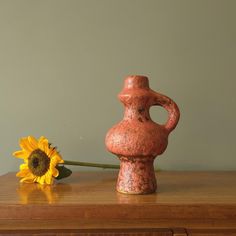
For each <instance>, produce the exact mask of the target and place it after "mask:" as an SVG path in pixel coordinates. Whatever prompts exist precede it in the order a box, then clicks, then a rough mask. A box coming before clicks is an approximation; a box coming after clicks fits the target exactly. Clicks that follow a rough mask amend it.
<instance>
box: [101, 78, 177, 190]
mask: <svg viewBox="0 0 236 236" xmlns="http://www.w3.org/2000/svg"><path fill="white" fill-rule="evenodd" d="M118 97H119V100H120V101H121V102H122V103H123V104H124V106H125V112H124V118H123V120H122V121H121V122H119V123H118V124H117V125H115V126H113V127H112V128H111V129H110V130H109V131H108V133H107V135H106V140H105V143H106V147H107V149H108V151H110V152H111V153H113V154H115V155H117V156H118V158H119V159H120V162H121V164H120V170H119V176H118V180H117V186H116V188H117V191H118V192H122V193H127V194H147V193H153V192H155V191H156V189H157V184H156V178H155V172H154V167H153V162H154V159H155V157H156V156H158V155H160V154H162V153H163V152H164V151H165V149H166V147H167V144H168V135H169V134H170V132H171V131H172V130H173V129H174V128H175V127H176V125H177V123H178V120H179V116H180V113H179V109H178V106H177V105H176V103H175V102H174V101H173V100H171V99H170V98H169V97H167V96H165V95H162V94H160V93H157V92H155V91H153V90H151V89H150V88H149V81H148V78H147V77H146V76H138V75H134V76H129V77H127V78H126V80H125V82H124V88H123V90H122V91H121V92H120V93H119V95H118ZM154 105H158V106H163V107H164V108H165V109H166V110H167V111H168V121H167V122H166V124H164V125H160V124H157V123H155V122H154V121H152V119H151V117H150V114H149V110H150V107H151V106H154Z"/></svg>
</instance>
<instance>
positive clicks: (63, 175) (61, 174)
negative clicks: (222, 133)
mask: <svg viewBox="0 0 236 236" xmlns="http://www.w3.org/2000/svg"><path fill="white" fill-rule="evenodd" d="M56 168H57V169H58V171H59V175H58V176H57V177H56V179H58V180H59V179H63V178H66V177H68V176H70V175H71V174H72V171H71V170H70V169H68V168H66V167H65V166H57V167H56Z"/></svg>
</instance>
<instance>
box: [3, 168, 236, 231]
mask: <svg viewBox="0 0 236 236" xmlns="http://www.w3.org/2000/svg"><path fill="white" fill-rule="evenodd" d="M116 178H117V172H113V171H101V172H74V173H73V174H72V176H70V177H68V178H66V179H64V180H60V181H58V182H56V183H55V184H54V185H53V186H48V185H45V186H41V185H38V184H20V183H19V179H18V178H17V177H15V173H8V174H6V175H3V176H1V177H0V188H1V191H0V229H2V228H4V229H8V227H10V226H11V227H12V226H13V225H14V227H32V228H34V227H36V225H37V226H38V222H40V224H41V225H42V226H41V227H43V225H44V224H47V227H51V228H54V227H56V226H55V225H57V227H58V224H59V223H58V222H59V221H60V220H63V222H67V224H66V223H64V224H63V225H62V224H61V225H60V227H64V228H65V227H84V228H86V227H87V228H95V227H97V226H98V225H99V227H104V228H106V227H130V226H131V227H152V226H153V225H155V227H157V226H158V227H167V228H168V227H183V226H184V224H185V225H186V224H188V226H189V227H191V228H197V227H199V225H201V226H204V227H208V228H209V227H212V228H222V227H225V225H227V227H231V228H236V172H165V171H160V172H157V183H158V191H157V193H155V194H150V195H126V194H122V193H118V192H116V191H115V184H116ZM108 221H109V225H108V224H107V222H108ZM13 222H14V224H13ZM186 222H187V223H186ZM23 223H24V224H23ZM17 225H18V226H17ZM23 225H24V226H23Z"/></svg>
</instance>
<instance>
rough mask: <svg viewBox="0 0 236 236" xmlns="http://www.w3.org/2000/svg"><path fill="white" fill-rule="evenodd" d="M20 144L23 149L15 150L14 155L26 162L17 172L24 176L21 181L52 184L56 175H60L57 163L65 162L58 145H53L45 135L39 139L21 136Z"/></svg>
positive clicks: (21, 176)
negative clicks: (57, 148)
mask: <svg viewBox="0 0 236 236" xmlns="http://www.w3.org/2000/svg"><path fill="white" fill-rule="evenodd" d="M19 145H20V147H21V148H22V150H20V151H16V152H14V153H13V156H15V157H17V158H22V159H24V162H25V163H24V164H21V165H20V171H19V172H18V173H17V174H16V176H17V177H20V178H22V179H21V181H20V182H25V183H33V182H37V183H40V184H52V183H53V180H54V177H57V176H58V175H59V171H58V169H57V168H56V166H57V164H59V163H64V161H63V159H62V157H61V156H60V154H59V153H58V151H57V150H56V147H52V146H51V144H50V143H49V142H48V140H47V139H46V138H45V137H44V136H41V137H40V138H39V139H38V140H37V139H35V138H34V137H33V136H28V137H25V138H21V139H20V142H19Z"/></svg>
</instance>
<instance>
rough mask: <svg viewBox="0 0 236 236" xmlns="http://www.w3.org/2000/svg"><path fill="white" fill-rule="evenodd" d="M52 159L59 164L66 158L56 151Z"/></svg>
mask: <svg viewBox="0 0 236 236" xmlns="http://www.w3.org/2000/svg"><path fill="white" fill-rule="evenodd" d="M51 161H53V162H54V163H56V164H58V163H64V160H63V159H62V157H61V155H60V154H59V153H55V154H54V155H53V156H52V157H51Z"/></svg>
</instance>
